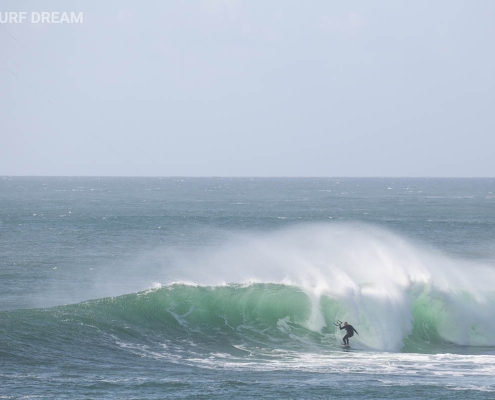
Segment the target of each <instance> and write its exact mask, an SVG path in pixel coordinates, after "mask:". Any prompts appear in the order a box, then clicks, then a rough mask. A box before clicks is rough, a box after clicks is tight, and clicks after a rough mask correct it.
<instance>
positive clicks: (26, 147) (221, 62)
mask: <svg viewBox="0 0 495 400" xmlns="http://www.w3.org/2000/svg"><path fill="white" fill-rule="evenodd" d="M21 11H25V12H27V13H28V18H27V20H26V21H23V23H19V24H15V23H5V24H2V25H1V26H0V138H1V145H0V175H101V176H113V175H121V176H136V175H139V176H338V177H342V176H360V177H361V176H445V177H457V176H458V177H469V176H492V177H493V176H495V23H494V21H495V2H494V1H490V0H484V1H481V0H469V1H457V0H445V1H440V0H436V1H431V0H428V1H418V0H414V1H399V0H389V1H378V0H376V1H373V0H362V1H347V0H346V1H342V0H340V1H329V0H321V1H316V0H315V1H310V0H306V1H288V0H278V1H275V0H263V1H261V0H260V1H257V0H245V1H242V0H190V1H187V0H166V1H163V0H162V1H158V0H156V1H127V0H118V1H101V0H84V1H23V2H19V1H9V0H7V1H6V0H2V2H1V3H0V12H1V13H2V14H3V15H5V12H21ZM71 11H72V12H83V22H82V23H80V24H53V23H52V24H47V23H45V24H40V23H38V24H34V23H31V22H30V20H29V19H30V13H32V12H71ZM1 18H3V17H2V16H0V20H1Z"/></svg>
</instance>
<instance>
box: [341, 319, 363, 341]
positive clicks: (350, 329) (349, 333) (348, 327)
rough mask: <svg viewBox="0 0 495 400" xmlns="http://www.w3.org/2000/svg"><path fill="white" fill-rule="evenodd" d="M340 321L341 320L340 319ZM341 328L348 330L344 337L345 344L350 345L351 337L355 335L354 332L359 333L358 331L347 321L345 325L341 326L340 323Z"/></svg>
mask: <svg viewBox="0 0 495 400" xmlns="http://www.w3.org/2000/svg"><path fill="white" fill-rule="evenodd" d="M339 322H340V321H339ZM339 328H340V330H342V329H345V330H346V331H347V333H346V335H345V336H344V338H343V339H342V340H343V341H344V345H346V346H349V338H350V337H353V336H354V332H356V333H357V334H358V335H359V333H358V331H357V330H355V329H354V327H353V326H352V325H349V324H348V323H347V322H344V326H341V325H340V324H339Z"/></svg>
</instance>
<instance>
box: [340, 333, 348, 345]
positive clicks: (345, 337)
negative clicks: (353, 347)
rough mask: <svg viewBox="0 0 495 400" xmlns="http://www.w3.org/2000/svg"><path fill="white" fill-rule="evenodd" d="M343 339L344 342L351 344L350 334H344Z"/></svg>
mask: <svg viewBox="0 0 495 400" xmlns="http://www.w3.org/2000/svg"><path fill="white" fill-rule="evenodd" d="M342 340H343V341H344V344H347V345H348V344H349V335H348V334H347V335H345V336H344V339H342Z"/></svg>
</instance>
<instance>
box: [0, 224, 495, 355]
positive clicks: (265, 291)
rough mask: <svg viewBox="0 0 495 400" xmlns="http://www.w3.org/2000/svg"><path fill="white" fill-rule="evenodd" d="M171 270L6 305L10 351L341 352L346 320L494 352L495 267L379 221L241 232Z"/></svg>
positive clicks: (411, 341) (392, 345)
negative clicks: (103, 292) (60, 299)
mask: <svg viewBox="0 0 495 400" xmlns="http://www.w3.org/2000/svg"><path fill="white" fill-rule="evenodd" d="M169 267H170V268H167V270H166V273H164V277H162V278H163V279H162V283H161V284H155V288H154V289H150V290H147V291H143V292H138V293H134V294H126V295H122V296H117V297H108V298H101V299H97V300H91V301H87V302H84V303H80V304H74V305H67V306H60V307H54V308H49V309H39V310H37V309H33V310H16V311H8V312H2V313H1V316H2V319H4V324H2V325H3V328H1V329H2V336H3V338H4V342H9V343H10V347H9V349H5V348H4V350H3V353H4V355H5V354H10V355H15V357H17V358H19V357H21V358H22V357H23V356H25V357H27V353H26V352H29V351H30V349H32V348H33V347H35V348H37V349H45V350H44V351H46V352H47V354H46V355H45V356H46V357H53V352H57V351H63V350H62V349H61V347H60V343H66V344H67V346H69V345H70V344H71V343H72V344H73V343H74V342H75V341H77V343H78V345H77V346H76V347H75V348H74V347H71V350H70V351H71V352H81V354H84V352H85V345H89V344H90V343H91V345H93V346H94V344H95V343H97V344H98V345H99V346H101V348H102V349H105V350H106V351H107V352H108V353H109V354H111V353H112V352H113V351H114V350H116V351H117V350H119V351H120V350H121V349H122V347H125V348H127V349H132V351H134V352H136V353H138V354H141V355H146V354H149V353H153V354H154V355H155V356H158V355H159V356H160V357H170V358H172V359H174V358H177V357H179V358H180V357H184V356H185V355H187V357H189V358H191V357H192V358H194V357H196V356H197V357H207V356H208V355H209V354H212V352H213V353H219V354H220V353H221V354H223V353H225V354H230V355H235V356H243V355H249V354H258V355H263V356H266V357H268V356H269V355H270V354H272V353H273V352H276V351H279V350H280V349H290V350H295V351H298V352H304V351H327V350H328V351H332V350H335V349H337V348H339V345H340V341H341V338H342V336H343V335H342V333H341V332H340V331H339V330H338V328H336V327H335V325H334V324H333V323H334V321H336V320H341V321H348V322H349V323H351V324H352V325H353V326H354V327H355V328H356V329H357V331H358V332H359V335H355V336H354V337H353V338H352V339H351V345H352V346H353V347H354V348H357V349H363V350H370V351H391V352H398V351H402V352H416V353H447V352H450V353H472V354H483V353H484V352H486V351H488V352H489V353H493V346H495V292H494V290H493V288H494V287H495V273H494V271H493V269H492V268H491V267H489V266H484V265H480V264H475V263H472V262H466V261H461V260H456V259H452V258H449V257H447V256H445V255H442V254H440V253H437V252H435V251H433V250H431V249H424V248H421V247H419V246H417V245H415V244H412V243H410V242H408V241H407V240H405V239H403V238H401V237H398V236H397V235H395V234H392V233H390V232H388V231H384V230H381V229H377V228H375V227H371V226H363V225H335V224H334V225H312V226H305V227H302V226H298V227H293V228H292V229H289V230H285V231H279V232H275V233H269V234H264V235H261V236H260V235H257V236H242V237H237V238H236V239H235V240H233V241H231V242H229V243H227V244H225V245H223V246H222V247H221V248H217V249H215V250H212V251H209V252H205V251H199V252H196V253H194V254H191V253H189V254H188V255H187V256H186V255H184V254H176V256H175V259H174V262H173V265H172V266H169ZM33 331H36V332H38V334H37V335H36V336H33V335H32V333H31V332H33ZM71 339H74V342H71ZM37 351H41V350H37ZM40 354H41V353H40ZM45 356H43V355H40V357H41V358H42V359H43V357H45Z"/></svg>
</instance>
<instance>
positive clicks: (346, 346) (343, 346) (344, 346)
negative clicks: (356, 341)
mask: <svg viewBox="0 0 495 400" xmlns="http://www.w3.org/2000/svg"><path fill="white" fill-rule="evenodd" d="M340 347H342V348H343V349H350V348H351V346H349V345H348V344H341V345H340Z"/></svg>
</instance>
